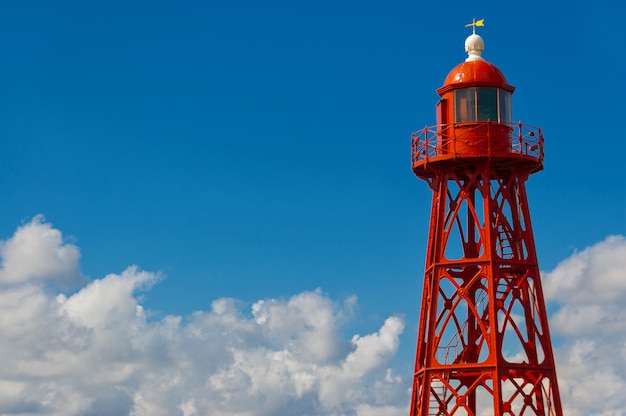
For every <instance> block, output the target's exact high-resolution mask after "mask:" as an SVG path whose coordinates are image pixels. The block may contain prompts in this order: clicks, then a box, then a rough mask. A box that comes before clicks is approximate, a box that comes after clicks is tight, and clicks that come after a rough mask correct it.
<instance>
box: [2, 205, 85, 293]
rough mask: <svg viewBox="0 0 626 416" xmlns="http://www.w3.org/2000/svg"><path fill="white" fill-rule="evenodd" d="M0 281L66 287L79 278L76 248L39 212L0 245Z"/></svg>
mask: <svg viewBox="0 0 626 416" xmlns="http://www.w3.org/2000/svg"><path fill="white" fill-rule="evenodd" d="M0 256H2V266H1V267H0V284H15V283H23V282H29V281H35V280H40V281H48V282H51V283H57V284H60V285H62V286H65V287H67V286H68V285H73V284H77V283H78V282H79V281H80V273H79V270H78V259H79V258H80V251H79V250H78V247H76V246H75V245H73V244H70V243H67V242H65V241H64V240H63V235H62V234H61V232H60V231H59V230H57V229H55V228H52V225H51V224H49V223H46V222H44V218H43V216H41V215H38V216H36V217H35V218H33V220H32V221H30V222H29V223H28V224H25V225H23V226H21V227H19V228H18V229H17V231H16V232H15V234H14V235H13V237H12V238H10V239H9V240H7V241H4V242H3V243H2V244H0Z"/></svg>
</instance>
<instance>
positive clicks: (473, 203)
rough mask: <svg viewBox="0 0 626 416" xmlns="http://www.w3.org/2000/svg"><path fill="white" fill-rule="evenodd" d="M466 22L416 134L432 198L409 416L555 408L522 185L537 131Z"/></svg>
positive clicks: (536, 148)
mask: <svg viewBox="0 0 626 416" xmlns="http://www.w3.org/2000/svg"><path fill="white" fill-rule="evenodd" d="M471 26H473V28H474V33H473V34H472V35H470V36H469V37H468V38H467V40H466V41H465V49H466V51H467V52H468V54H469V57H468V58H467V59H466V60H465V62H463V63H461V64H460V65H458V66H457V67H456V68H454V69H453V70H452V71H451V72H450V73H449V74H448V76H447V77H446V80H445V82H444V85H443V86H442V87H441V88H440V89H438V90H437V92H438V94H439V95H440V97H441V100H440V101H439V103H438V104H437V111H436V112H437V125H436V126H433V127H426V128H425V129H423V130H421V131H419V132H416V133H414V134H413V138H412V167H413V172H414V173H415V175H417V176H418V177H419V178H421V179H423V180H425V181H426V182H427V183H428V185H429V186H430V188H431V189H432V191H433V199H432V207H431V217H430V228H429V235H428V248H427V254H426V268H425V275H424V289H423V295H422V307H421V317H420V323H419V330H418V340H417V354H416V360H415V373H414V381H413V395H412V400H411V416H448V415H450V416H460V415H468V416H486V415H495V416H500V415H507V416H509V415H511V416H513V415H524V416H531V415H542V416H547V415H555V416H561V415H562V410H561V402H560V397H559V392H558V387H557V379H556V372H555V366H554V356H553V352H552V345H551V342H550V334H549V331H548V321H547V316H546V309H545V303H544V299H543V292H542V289H541V281H540V277H539V267H538V264H537V255H536V251H535V244H534V241H533V233H532V227H531V222H530V214H529V209H528V201H527V197H526V187H525V182H526V179H528V177H529V175H530V174H531V173H534V172H537V171H540V170H542V169H543V135H542V133H541V129H539V128H537V127H533V126H528V125H525V124H522V123H513V122H512V116H511V114H512V106H511V95H512V93H513V91H514V87H512V86H511V85H509V84H508V82H507V80H506V78H505V77H504V75H503V74H502V72H501V71H500V70H499V69H498V68H496V67H495V66H494V65H493V64H491V63H489V62H487V61H485V60H484V59H483V58H482V56H481V55H482V52H483V49H484V43H483V40H482V38H481V37H480V36H478V35H477V34H476V33H475V28H476V26H482V21H479V22H475V23H473V24H471Z"/></svg>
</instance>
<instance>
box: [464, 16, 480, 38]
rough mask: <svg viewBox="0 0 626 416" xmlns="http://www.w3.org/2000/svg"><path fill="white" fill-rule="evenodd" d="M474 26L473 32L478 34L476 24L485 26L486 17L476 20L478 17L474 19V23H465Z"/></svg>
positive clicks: (467, 25)
mask: <svg viewBox="0 0 626 416" xmlns="http://www.w3.org/2000/svg"><path fill="white" fill-rule="evenodd" d="M470 26H471V27H472V33H473V34H474V35H475V34H476V26H485V19H480V20H479V21H476V19H472V23H468V24H466V25H465V27H470Z"/></svg>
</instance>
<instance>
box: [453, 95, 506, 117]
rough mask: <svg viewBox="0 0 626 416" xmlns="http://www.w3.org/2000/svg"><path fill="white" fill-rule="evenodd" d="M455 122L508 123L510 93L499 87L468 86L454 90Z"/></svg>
mask: <svg viewBox="0 0 626 416" xmlns="http://www.w3.org/2000/svg"><path fill="white" fill-rule="evenodd" d="M454 107H455V110H454V116H455V117H454V118H455V122H456V123H473V122H477V121H480V122H482V121H492V122H496V123H510V122H511V119H512V116H511V93H510V92H509V91H506V90H503V89H501V88H490V87H469V88H459V89H457V90H454Z"/></svg>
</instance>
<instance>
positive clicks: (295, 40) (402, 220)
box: [0, 0, 626, 376]
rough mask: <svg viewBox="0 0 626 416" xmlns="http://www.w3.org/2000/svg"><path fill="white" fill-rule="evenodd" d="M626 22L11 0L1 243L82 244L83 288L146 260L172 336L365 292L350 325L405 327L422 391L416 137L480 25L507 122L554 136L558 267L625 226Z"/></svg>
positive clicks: (552, 207) (551, 263)
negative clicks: (24, 235) (262, 311)
mask: <svg viewBox="0 0 626 416" xmlns="http://www.w3.org/2000/svg"><path fill="white" fill-rule="evenodd" d="M625 12H626V6H624V5H622V4H618V2H610V1H599V2H594V3H593V4H588V3H587V2H582V1H579V2H567V3H565V2H557V3H555V4H548V3H547V2H539V1H527V2H520V3H519V4H504V3H502V2H480V1H478V2H458V3H454V2H453V3H449V2H448V3H437V2H431V3H422V2H408V1H391V2H385V3H376V2H367V1H365V2H364V1H361V2H355V1H332V2H331V1H317V2H286V1H284V2H283V1H268V2H227V1H208V2H200V1H180V2H166V1H151V2H144V1H130V2H128V1H125V2H121V1H115V0H110V1H107V2H101V1H91V2H80V1H71V0H68V1H52V2H42V1H24V2H14V3H13V4H5V5H3V6H2V8H1V10H0V62H1V64H0V91H1V93H0V114H1V116H0V120H1V123H0V189H1V190H2V195H3V199H4V204H3V209H2V214H3V215H2V218H3V220H2V221H0V237H1V238H2V239H4V240H7V241H8V239H9V238H11V236H12V235H14V234H13V233H14V232H15V231H16V229H17V228H18V227H19V226H21V225H24V224H35V225H37V224H39V225H38V226H43V225H42V224H49V223H51V224H52V225H53V227H54V228H53V229H55V230H61V231H62V233H63V235H64V236H65V238H68V239H69V240H64V241H66V242H67V243H68V244H71V245H72V246H74V245H75V246H76V247H79V248H80V253H81V256H80V271H81V274H82V275H83V276H84V277H86V278H87V281H93V280H96V279H101V278H103V277H104V276H106V275H107V274H109V273H116V274H119V273H122V272H123V271H124V270H125V269H126V268H127V267H128V266H130V265H138V266H139V267H140V268H141V269H143V270H147V271H150V272H155V273H161V275H162V276H163V277H164V278H163V279H162V280H160V281H159V282H158V283H154V285H153V286H152V288H151V289H150V290H149V291H146V292H144V293H142V294H141V304H142V305H143V307H144V308H145V309H146V310H149V311H150V319H153V320H157V321H158V320H159V319H162V318H163V317H165V316H167V315H176V316H183V317H186V318H185V319H191V318H190V316H191V315H190V314H191V313H192V312H194V311H206V310H208V309H210V307H211V302H213V301H215V300H216V299H222V298H234V299H237V300H239V301H240V302H241V304H242V305H244V306H243V309H244V310H246V308H248V309H249V307H250V305H252V304H255V302H258V301H259V300H264V299H277V302H287V300H288V299H291V298H292V297H294V296H297V295H298V294H301V293H309V292H311V291H313V292H311V293H319V292H314V291H315V290H316V289H317V288H321V291H322V292H321V293H322V295H320V296H322V297H323V298H324V299H327V300H328V299H331V300H332V301H333V302H337V303H338V304H341V303H342V302H344V301H345V300H346V299H350V297H351V296H353V295H354V296H356V298H357V299H358V303H357V304H356V305H357V306H355V309H354V311H352V312H351V313H352V318H351V319H350V320H349V323H346V324H344V326H343V327H342V329H341V331H342V333H344V334H346V335H345V336H346V337H347V339H350V337H351V336H352V334H354V333H359V334H367V333H372V332H374V331H377V330H378V329H379V328H381V325H383V322H385V320H386V319H387V318H388V317H390V316H398V317H400V318H401V319H402V320H403V323H404V326H405V329H404V331H403V332H402V331H400V332H402V333H401V334H400V335H398V337H399V347H398V350H397V352H394V354H392V358H391V363H392V364H390V365H391V366H392V367H393V368H394V370H395V371H396V372H397V373H398V374H400V375H401V376H406V375H407V374H409V373H410V372H411V369H412V366H413V361H412V360H413V354H414V344H415V330H416V327H417V320H418V307H419V303H420V294H421V285H422V272H423V258H424V255H425V249H426V238H427V226H428V218H429V209H430V197H431V194H430V190H429V189H428V187H427V186H426V184H425V183H423V182H421V181H420V180H419V179H417V178H415V177H414V176H413V174H412V172H411V170H410V134H411V132H412V131H415V130H418V129H420V128H422V127H424V126H425V125H432V124H435V116H434V105H435V103H436V101H437V95H436V92H435V90H436V89H437V88H438V87H440V86H441V85H442V82H443V80H444V78H445V76H446V75H447V73H448V72H449V71H450V70H451V69H452V68H453V67H454V66H456V65H457V64H458V63H460V62H462V61H463V59H464V58H465V53H464V51H463V42H464V39H465V37H466V36H467V35H468V34H469V33H470V31H469V30H468V29H467V28H465V27H464V25H465V24H466V23H469V22H471V19H472V18H484V19H485V27H484V28H481V29H480V31H479V33H480V34H481V35H482V36H483V38H484V39H485V52H484V57H485V58H486V59H487V60H488V61H490V62H492V63H494V64H495V65H497V66H498V67H499V68H500V69H501V70H502V71H503V72H504V74H505V75H506V77H507V79H508V80H509V83H511V84H512V85H514V86H516V88H517V89H516V92H515V94H514V95H513V118H514V119H515V120H521V121H523V122H524V123H528V124H532V125H538V126H541V127H542V129H543V131H544V135H545V138H546V144H545V151H546V159H545V170H544V171H543V172H541V173H539V174H536V175H534V176H533V177H531V179H530V181H529V185H528V187H529V198H530V208H531V215H532V219H533V226H534V231H535V238H536V243H537V249H538V255H539V260H540V266H541V268H542V270H546V271H551V270H554V269H555V268H556V267H557V265H558V264H559V263H560V262H562V261H563V260H565V259H567V258H569V257H570V256H572V254H573V253H575V252H580V251H583V250H584V249H585V248H586V247H591V246H594V245H596V244H599V243H600V242H602V241H603V240H604V239H605V238H606V237H607V236H609V235H626V208H625V206H626V190H625V189H626V188H625V187H624V185H623V181H622V177H623V172H622V170H623V152H622V142H623V139H624V138H625V137H624V133H623V131H622V129H621V123H620V122H621V121H622V120H623V118H624V115H623V114H624V111H625V110H626V104H625V103H624V100H623V97H624V95H625V94H624V93H626V90H625V87H624V85H623V83H622V82H621V78H622V77H623V68H624V64H625V60H626V59H625V58H624V54H623V43H624V40H626V29H624V25H623V22H622V20H623V16H624V15H625ZM38 214H41V215H43V216H44V217H45V220H37V221H39V222H37V221H35V222H33V223H31V219H32V218H34V217H35V216H36V215H38ZM48 222H49V223H48ZM44 228H45V227H44ZM6 258H7V257H6V256H5V261H6ZM81 287H83V286H80V285H79V286H74V287H73V288H72V289H71V290H65V289H64V290H65V292H64V293H66V295H68V296H71V295H72V293H75V292H77V291H78V290H80V289H81ZM555 308H556V307H555ZM339 309H341V308H339ZM348 309H349V308H348ZM341 310H342V309H341ZM248 313H250V312H248ZM346 313H347V312H346ZM150 319H149V320H150Z"/></svg>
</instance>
